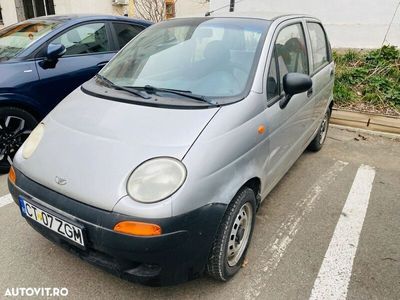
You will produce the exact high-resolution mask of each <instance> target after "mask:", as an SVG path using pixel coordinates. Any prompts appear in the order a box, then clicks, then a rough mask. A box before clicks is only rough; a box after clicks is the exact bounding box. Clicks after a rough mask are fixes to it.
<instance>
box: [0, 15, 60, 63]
mask: <svg viewBox="0 0 400 300" xmlns="http://www.w3.org/2000/svg"><path fill="white" fill-rule="evenodd" d="M58 24H59V23H56V22H47V21H46V22H45V21H37V22H34V21H29V22H24V23H19V24H16V25H14V26H10V27H7V28H5V29H4V30H2V31H0V61H5V60H9V59H10V58H13V57H15V56H16V55H17V54H18V53H20V52H21V51H23V50H25V49H26V48H28V47H29V46H30V45H31V44H32V43H33V42H34V41H36V40H37V39H39V38H40V37H42V36H44V35H45V34H47V33H48V32H50V31H51V30H53V29H54V28H55V27H56V26H57V25H58Z"/></svg>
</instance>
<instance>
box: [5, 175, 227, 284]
mask: <svg viewBox="0 0 400 300" xmlns="http://www.w3.org/2000/svg"><path fill="white" fill-rule="evenodd" d="M15 172H16V175H17V180H16V184H15V185H14V184H12V183H11V182H10V181H9V182H8V185H9V189H10V192H11V195H12V196H13V199H14V201H15V202H16V203H17V204H18V196H23V197H25V198H26V199H28V200H29V201H32V202H34V203H38V204H39V205H41V206H42V207H44V208H47V209H48V210H50V211H55V212H57V213H59V214H61V215H63V216H64V217H65V218H67V219H70V220H72V221H75V222H76V223H78V224H81V225H83V226H84V234H85V237H86V247H85V249H81V248H78V247H77V246H75V245H74V244H72V243H71V242H69V241H67V240H66V239H64V238H63V237H62V236H60V235H58V234H57V233H55V232H53V231H51V230H49V229H48V228H46V227H44V226H42V225H40V224H38V223H36V222H35V221H33V220H30V219H26V221H27V222H28V223H29V224H30V225H31V226H32V227H33V228H34V229H35V230H37V231H38V232H39V233H41V234H42V235H43V236H45V237H46V238H48V239H50V240H52V241H53V242H55V243H57V244H59V245H61V246H62V247H64V248H66V249H67V250H69V251H71V252H73V253H75V254H76V255H78V256H79V257H81V258H82V259H84V260H86V261H88V262H90V263H92V264H95V265H97V266H100V267H102V268H103V269H106V270H108V271H110V272H111V273H113V274H115V275H117V276H119V277H121V278H124V279H128V280H131V281H135V282H140V283H143V284H147V285H171V284H176V283H180V282H184V281H187V280H190V279H193V278H196V277H199V276H200V275H202V274H203V273H204V270H205V266H206V263H207V259H208V255H209V252H210V249H211V246H212V243H213V241H214V238H215V234H216V231H217V229H218V226H219V224H220V221H221V220H222V217H223V215H224V213H225V209H226V206H225V205H223V204H209V205H206V206H204V207H201V208H198V209H196V210H194V211H191V212H189V213H187V214H184V215H180V216H175V217H171V218H164V219H142V218H136V217H132V216H127V215H123V214H119V213H114V212H108V211H104V210H101V209H98V208H95V207H92V206H89V205H86V204H83V203H80V202H78V201H76V200H74V199H71V198H68V197H66V196H64V195H61V194H59V193H57V192H55V191H53V190H50V189H48V188H46V187H45V186H42V185H40V184H38V183H36V182H34V181H33V180H31V179H29V178H27V177H26V176H25V175H23V174H22V173H21V172H20V171H18V170H17V169H15ZM128 220H133V221H142V222H150V223H154V224H158V225H160V226H161V228H162V230H163V234H162V235H160V236H154V237H139V236H132V235H126V234H121V233H117V232H115V231H113V228H114V225H115V224H116V223H118V222H120V221H128Z"/></svg>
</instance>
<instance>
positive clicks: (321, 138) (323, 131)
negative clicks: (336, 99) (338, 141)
mask: <svg viewBox="0 0 400 300" xmlns="http://www.w3.org/2000/svg"><path fill="white" fill-rule="evenodd" d="M327 132H328V113H326V114H325V117H324V120H323V121H322V124H321V129H320V131H319V143H320V144H322V143H323V142H324V141H325V138H326V134H327Z"/></svg>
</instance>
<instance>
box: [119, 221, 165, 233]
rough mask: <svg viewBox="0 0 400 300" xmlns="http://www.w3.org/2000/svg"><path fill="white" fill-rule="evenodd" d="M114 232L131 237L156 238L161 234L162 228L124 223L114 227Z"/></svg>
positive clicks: (129, 222)
mask: <svg viewBox="0 0 400 300" xmlns="http://www.w3.org/2000/svg"><path fill="white" fill-rule="evenodd" d="M114 231H116V232H119V233H125V234H131V235H139V236H154V235H160V234H161V227H160V226H158V225H156V224H151V223H143V222H135V221H122V222H119V223H117V224H116V225H115V226H114Z"/></svg>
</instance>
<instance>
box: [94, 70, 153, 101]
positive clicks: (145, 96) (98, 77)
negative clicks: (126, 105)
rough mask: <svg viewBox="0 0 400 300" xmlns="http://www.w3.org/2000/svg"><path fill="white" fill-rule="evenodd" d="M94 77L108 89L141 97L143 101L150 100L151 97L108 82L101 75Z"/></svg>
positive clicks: (133, 89)
mask: <svg viewBox="0 0 400 300" xmlns="http://www.w3.org/2000/svg"><path fill="white" fill-rule="evenodd" d="M96 77H97V79H100V80H101V82H102V83H105V84H106V85H108V86H109V87H111V88H113V89H114V90H119V91H125V92H128V93H130V94H133V95H136V96H139V97H142V98H143V99H150V98H151V96H149V95H146V94H143V93H142V92H141V91H138V90H136V89H135V88H131V87H124V86H120V85H117V84H115V83H114V82H112V81H111V80H109V79H107V78H106V77H104V76H103V75H100V74H97V75H96Z"/></svg>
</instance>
